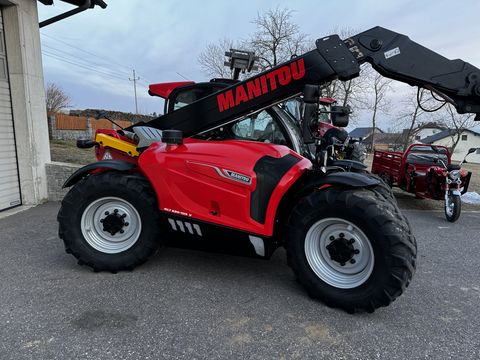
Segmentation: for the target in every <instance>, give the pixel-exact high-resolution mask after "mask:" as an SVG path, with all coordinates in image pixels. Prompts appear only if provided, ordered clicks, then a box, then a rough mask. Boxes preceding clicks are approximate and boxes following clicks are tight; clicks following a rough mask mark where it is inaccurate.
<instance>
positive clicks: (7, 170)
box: [0, 11, 21, 211]
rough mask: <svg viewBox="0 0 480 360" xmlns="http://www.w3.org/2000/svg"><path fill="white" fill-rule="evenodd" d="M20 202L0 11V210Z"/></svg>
mask: <svg viewBox="0 0 480 360" xmlns="http://www.w3.org/2000/svg"><path fill="white" fill-rule="evenodd" d="M20 204H21V197H20V186H19V181H18V166H17V154H16V150H15V136H14V132H13V117H12V102H11V99H10V84H9V82H8V70H7V59H6V53H5V37H4V35H3V18H2V14H1V11H0V211H2V210H5V209H8V208H11V207H13V206H17V205H20Z"/></svg>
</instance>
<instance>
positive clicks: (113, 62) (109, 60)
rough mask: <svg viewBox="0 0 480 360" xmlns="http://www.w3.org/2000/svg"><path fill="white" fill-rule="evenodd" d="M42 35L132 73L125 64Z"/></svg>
mask: <svg viewBox="0 0 480 360" xmlns="http://www.w3.org/2000/svg"><path fill="white" fill-rule="evenodd" d="M41 35H42V36H45V37H47V38H49V39H52V40H55V41H58V42H60V43H62V44H64V45H66V46H69V47H71V48H72V49H75V50H78V51H82V52H84V53H85V54H89V55H92V56H95V57H97V58H99V59H103V60H104V61H106V62H108V63H112V64H116V65H118V66H121V67H123V68H125V69H128V71H129V72H130V67H128V66H125V65H123V64H120V63H117V62H115V61H113V60H111V59H107V58H105V57H102V56H99V55H97V54H94V53H93V52H90V51H87V50H84V49H81V48H79V47H78V46H73V45H71V44H69V43H68V42H66V41H63V40H60V39H58V38H55V37H53V36H50V35H47V34H44V33H41Z"/></svg>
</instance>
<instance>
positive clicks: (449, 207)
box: [444, 194, 462, 222]
mask: <svg viewBox="0 0 480 360" xmlns="http://www.w3.org/2000/svg"><path fill="white" fill-rule="evenodd" d="M444 210H445V217H446V218H447V220H448V221H450V222H455V221H457V220H458V218H459V217H460V213H461V211H462V201H461V199H460V195H454V194H448V199H447V200H445V206H444Z"/></svg>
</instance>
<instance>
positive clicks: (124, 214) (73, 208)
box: [58, 172, 160, 272]
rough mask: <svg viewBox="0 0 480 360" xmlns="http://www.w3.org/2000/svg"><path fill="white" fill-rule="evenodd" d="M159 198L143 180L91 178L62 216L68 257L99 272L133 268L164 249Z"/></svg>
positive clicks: (71, 195)
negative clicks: (160, 225)
mask: <svg viewBox="0 0 480 360" xmlns="http://www.w3.org/2000/svg"><path fill="white" fill-rule="evenodd" d="M159 218H160V216H159V211H158V205H157V201H156V196H155V194H154V192H153V191H152V189H151V188H150V185H149V183H148V182H147V181H146V180H145V179H144V178H142V177H140V176H136V175H131V174H122V173H115V172H105V173H100V174H95V175H89V176H88V177H86V178H85V179H82V180H81V181H80V182H78V183H77V184H76V185H75V186H74V187H73V188H72V189H71V190H70V191H69V192H68V193H67V195H66V196H65V198H64V199H63V201H62V206H61V208H60V211H59V213H58V222H59V235H60V237H61V238H62V239H63V241H64V244H65V250H66V252H67V253H71V254H72V255H73V256H75V257H76V258H77V259H78V263H79V264H81V265H83V264H84V265H87V266H90V267H91V268H93V269H94V270H95V271H102V270H105V271H111V272H117V271H120V270H132V269H133V268H135V267H136V266H138V265H140V264H142V263H143V262H145V261H146V260H147V259H148V258H150V257H151V256H152V255H153V254H155V252H156V251H157V250H158V248H159V246H160V242H159Z"/></svg>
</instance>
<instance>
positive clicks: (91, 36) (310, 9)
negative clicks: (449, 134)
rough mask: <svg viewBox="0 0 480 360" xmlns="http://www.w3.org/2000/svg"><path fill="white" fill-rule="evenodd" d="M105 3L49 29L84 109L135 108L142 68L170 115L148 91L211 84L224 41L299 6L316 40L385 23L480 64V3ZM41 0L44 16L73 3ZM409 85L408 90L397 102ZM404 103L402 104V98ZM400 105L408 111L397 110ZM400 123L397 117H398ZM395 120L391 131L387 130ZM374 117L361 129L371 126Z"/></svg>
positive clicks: (51, 48)
mask: <svg viewBox="0 0 480 360" xmlns="http://www.w3.org/2000/svg"><path fill="white" fill-rule="evenodd" d="M105 1H106V2H107V3H108V7H107V8H106V9H105V10H102V9H101V8H99V7H95V9H93V10H87V11H85V12H83V13H81V14H78V15H75V16H73V17H71V18H68V19H65V20H62V21H61V22H58V23H55V24H52V25H49V26H47V27H45V28H43V29H41V41H42V51H43V53H44V56H43V66H44V76H45V81H46V82H55V83H56V84H58V85H60V86H61V87H62V88H64V89H65V90H66V92H67V93H68V94H69V95H70V96H71V98H72V101H73V103H74V105H75V108H79V109H83V108H106V109H112V110H120V111H130V112H133V111H134V110H135V106H134V99H133V84H132V82H131V81H129V80H128V78H129V77H130V78H132V77H133V75H132V73H131V71H132V69H136V71H137V74H138V76H140V82H139V84H138V88H137V90H138V99H139V111H140V112H142V113H152V112H154V111H155V112H157V113H159V112H162V110H163V104H162V102H161V101H160V99H159V98H152V97H150V96H149V95H148V94H147V85H148V84H149V83H155V82H167V81H181V80H182V77H181V76H180V75H179V74H181V75H183V76H185V77H187V78H188V79H190V80H195V81H204V80H208V78H207V76H206V75H205V74H203V73H202V71H201V69H200V67H199V65H198V62H197V58H198V55H199V54H200V52H202V50H203V49H204V48H205V46H206V45H207V44H208V43H212V42H216V41H217V40H218V39H219V38H222V37H228V38H231V39H233V40H236V39H244V38H247V37H248V35H249V34H251V33H252V32H254V30H255V28H254V26H253V24H252V23H251V21H252V20H253V19H254V18H255V17H256V15H257V13H258V12H262V11H264V10H266V9H268V8H273V7H276V6H280V7H288V8H289V9H292V10H295V12H294V14H293V21H294V22H296V23H297V24H298V25H299V26H300V29H301V31H302V32H304V33H306V34H308V35H309V36H311V37H312V38H314V39H315V38H318V37H322V36H325V35H327V34H330V33H331V32H332V29H335V28H343V27H349V28H353V29H356V30H358V31H359V32H360V31H363V30H367V29H369V28H371V27H373V26H377V25H380V26H383V27H386V28H390V29H392V30H394V31H397V32H400V33H403V34H405V35H408V36H409V37H410V38H411V39H413V40H415V41H416V42H418V43H420V44H422V45H424V46H426V47H428V48H430V49H432V50H434V51H436V52H438V53H440V54H442V55H444V56H446V57H448V58H461V59H462V60H465V61H468V62H470V63H471V64H473V65H475V66H477V67H480V24H479V17H478V14H480V1H478V0H466V1H460V0H458V1H456V2H453V1H451V0H436V1H418V0H417V1H387V0H383V1H374V0H362V1H353V0H344V1H339V0H337V1H333V0H331V1H306V0H296V1H278V0H277V1H271V0H268V1H253V0H243V1H219V0H216V1H208V0H204V1H193V0H184V1H173V0H162V1H160V0H141V1H132V0H105ZM55 3H56V5H55V6H44V5H42V4H41V3H40V2H39V3H38V8H39V18H40V20H44V19H46V18H49V17H51V16H54V15H56V14H58V13H60V12H63V11H66V10H68V9H70V8H71V6H69V5H67V4H64V3H61V2H60V1H58V0H55ZM405 89H406V87H400V88H399V90H397V92H396V95H394V96H396V97H397V98H398V97H400V96H401V95H400V94H401V93H402V91H405ZM396 104H398V102H396ZM397 106H398V105H397ZM390 118H394V115H390ZM387 121H389V120H388V117H385V119H384V120H383V123H382V125H383V126H384V127H385V128H387V127H388V126H389V124H388V123H387ZM366 122H367V119H366V117H365V116H363V117H362V119H361V120H360V125H366Z"/></svg>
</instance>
